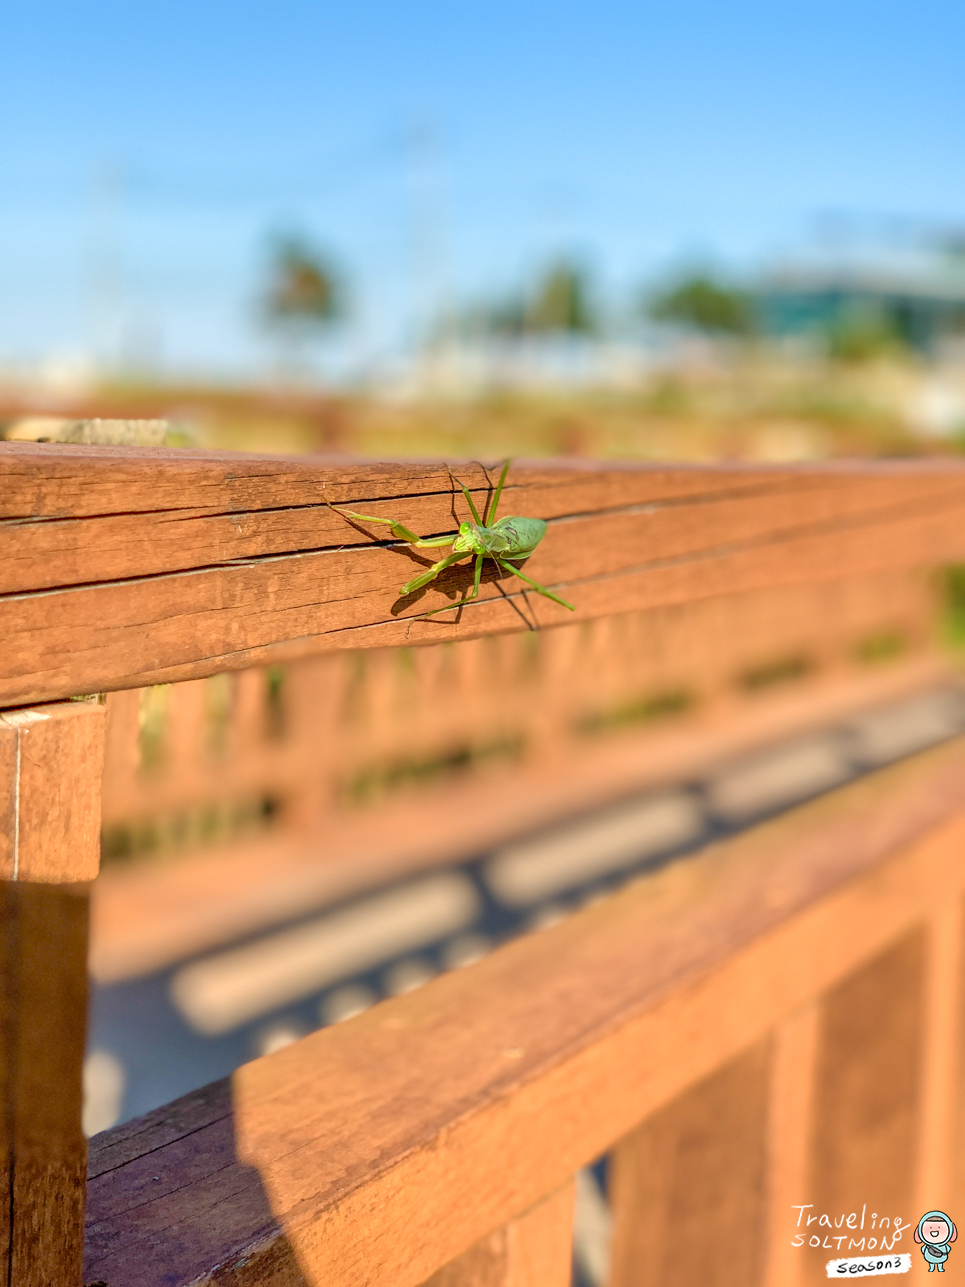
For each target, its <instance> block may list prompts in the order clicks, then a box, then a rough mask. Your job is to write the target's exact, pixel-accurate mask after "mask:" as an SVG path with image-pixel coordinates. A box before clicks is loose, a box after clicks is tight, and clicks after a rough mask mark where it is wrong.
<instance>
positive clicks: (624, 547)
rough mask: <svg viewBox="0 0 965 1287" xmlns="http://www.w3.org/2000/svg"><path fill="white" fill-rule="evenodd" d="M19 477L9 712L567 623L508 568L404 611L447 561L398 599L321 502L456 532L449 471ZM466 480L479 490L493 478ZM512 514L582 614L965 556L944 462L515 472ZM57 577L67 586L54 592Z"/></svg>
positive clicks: (244, 467) (4, 458) (169, 461)
mask: <svg viewBox="0 0 965 1287" xmlns="http://www.w3.org/2000/svg"><path fill="white" fill-rule="evenodd" d="M45 453H47V454H45ZM4 468H5V469H6V471H7V479H6V481H7V483H8V488H7V492H6V493H5V503H6V505H7V512H8V513H9V514H10V516H11V517H10V520H9V523H11V524H12V526H10V527H9V532H8V534H9V536H10V548H11V554H10V556H9V557H8V559H7V560H6V561H5V568H7V569H8V572H7V573H6V574H5V575H7V577H8V579H7V581H6V583H5V584H6V587H7V590H8V593H7V594H6V595H3V596H2V597H0V626H2V627H3V629H4V634H5V638H6V640H7V646H6V648H5V650H4V657H3V662H2V666H3V669H2V670H0V699H2V700H5V701H7V702H10V703H25V702H28V701H32V700H38V699H41V698H50V697H55V696H63V695H66V694H67V693H69V692H71V691H78V690H81V691H84V690H88V691H89V690H101V689H107V688H118V687H127V686H133V685H136V684H138V683H145V682H151V681H157V680H169V679H179V678H180V679H187V678H193V677H198V676H200V675H204V674H211V673H214V672H215V671H217V670H220V669H226V668H228V669H230V668H241V667H243V666H245V665H250V664H254V663H256V662H259V661H266V660H269V661H270V660H276V659H278V658H281V657H292V656H297V655H303V654H306V653H310V652H318V651H324V650H326V649H332V648H344V647H375V646H379V645H393V644H404V643H407V642H410V643H428V642H435V641H440V640H445V639H454V638H472V637H474V636H478V635H483V634H491V633H501V632H513V631H519V630H523V629H529V628H532V626H533V625H536V624H540V625H558V624H563V623H565V622H567V621H569V620H572V618H570V617H569V615H568V614H567V612H566V610H565V609H562V608H559V607H558V606H557V605H555V604H551V603H548V602H547V600H545V599H542V598H540V597H539V596H534V595H533V594H532V593H531V592H529V591H525V590H520V589H517V587H519V586H520V585H521V583H520V582H519V581H517V580H514V581H513V582H512V584H511V585H510V584H509V583H506V584H503V583H502V582H498V583H497V582H496V581H494V579H493V576H494V573H492V572H487V574H486V576H485V577H484V587H483V593H482V596H481V599H480V601H479V602H478V603H477V604H474V605H472V606H471V607H468V608H466V609H464V610H463V611H462V612H461V614H460V615H459V616H458V618H457V617H456V616H455V615H454V616H453V618H451V619H450V618H449V617H448V616H442V617H435V618H433V619H432V620H431V621H428V622H427V621H416V622H412V621H407V620H400V619H398V617H397V615H396V614H399V613H402V614H403V615H405V614H411V612H412V611H413V610H418V609H419V608H420V607H421V608H425V607H428V606H430V605H431V606H436V605H438V604H440V603H442V602H445V599H444V598H443V597H442V596H444V595H448V596H449V597H450V599H451V598H453V597H454V596H456V595H457V594H460V593H462V592H463V591H464V589H465V587H466V585H467V582H466V573H465V572H464V571H462V570H458V569H453V570H450V572H449V573H447V574H446V576H445V577H444V578H442V579H440V581H439V582H438V583H437V584H436V585H435V586H433V587H432V588H431V589H430V590H429V591H427V592H426V594H425V596H423V597H422V598H420V599H419V600H418V603H412V604H407V605H406V606H405V608H404V609H403V608H401V607H400V606H398V605H397V604H396V599H397V593H398V587H399V583H400V581H402V580H404V579H406V578H407V577H408V575H409V573H410V572H411V570H412V568H413V566H414V565H413V557H414V556H413V555H412V554H411V553H407V552H404V551H401V550H400V549H387V548H385V547H383V546H380V545H375V544H373V540H372V534H371V533H370V532H366V531H364V530H362V531H359V530H356V529H355V528H353V527H352V525H351V524H349V523H348V522H347V521H346V520H345V519H344V518H342V517H341V516H338V515H335V514H334V513H333V512H332V511H331V510H330V509H329V508H328V507H327V506H326V505H325V504H324V503H322V502H323V500H324V499H327V498H332V499H334V500H336V501H338V502H350V503H351V504H353V505H356V506H362V507H364V508H365V509H366V510H371V511H375V512H386V513H388V512H390V511H391V512H393V513H397V512H398V511H399V508H400V506H402V505H403V502H404V508H405V510H406V512H405V514H404V515H401V516H402V517H404V518H406V519H407V520H408V521H410V522H411V523H412V525H413V526H414V527H416V528H418V530H420V531H432V530H440V529H442V530H445V528H446V527H451V525H452V521H453V505H454V502H453V499H452V484H451V481H450V477H449V473H448V471H447V470H444V469H442V468H440V467H438V466H411V465H410V466H405V465H397V466H385V465H378V466H376V465H355V464H349V465H345V464H342V465H340V466H339V465H334V464H330V463H329V464H321V463H318V462H310V461H281V460H264V459H255V458H249V459H246V458H243V457H237V458H226V457H219V456H216V455H207V456H206V455H204V454H203V453H191V452H188V453H181V454H179V453H177V452H163V451H160V450H157V451H151V450H149V449H133V448H132V449H127V450H126V451H122V450H120V449H112V448H105V449H99V450H98V449H96V448H66V447H60V448H56V447H53V446H50V447H49V448H45V447H36V446H34V447H27V446H25V445H22V444H4V445H0V471H2V469H4ZM460 473H462V470H461V467H460ZM465 474H466V478H467V480H468V481H469V482H470V483H471V484H472V485H473V487H474V488H475V489H476V490H477V494H479V495H480V498H482V495H483V493H484V490H485V487H486V478H485V475H484V474H483V472H482V471H481V470H480V468H479V467H478V466H470V467H467V470H466V471H465ZM0 477H2V473H0ZM389 498H394V499H389ZM461 504H462V502H461V499H460V501H459V502H458V503H457V504H456V506H455V513H456V514H459V513H461V509H460V506H461ZM507 504H508V505H511V506H512V507H513V508H517V509H521V510H523V511H524V512H529V513H531V514H534V515H537V516H546V517H548V518H549V519H550V530H549V532H548V534H547V537H546V540H545V541H544V543H543V544H542V545H541V547H540V549H539V550H538V551H537V553H536V554H535V555H534V556H533V559H532V560H531V572H532V575H534V576H535V577H536V578H537V579H541V580H543V581H545V582H547V583H549V584H552V585H557V586H560V587H565V588H566V590H567V593H570V594H571V595H572V597H573V599H574V602H575V603H576V606H577V613H576V617H577V619H583V620H590V619H593V618H596V617H600V616H605V615H607V614H609V613H614V612H627V611H631V610H634V609H644V608H648V607H653V606H657V605H662V604H671V603H679V602H685V601H689V600H693V599H695V598H706V597H712V596H717V595H722V594H732V593H735V592H741V591H746V590H750V589H754V588H763V587H777V586H783V585H789V584H801V583H805V582H809V581H815V580H837V579H840V578H841V577H844V576H851V575H862V574H866V573H870V572H874V571H880V570H885V569H895V568H914V567H920V566H928V565H930V564H933V563H934V562H936V561H942V560H947V559H952V558H957V557H961V556H962V554H963V552H965V536H963V535H962V533H963V530H965V529H963V525H962V522H961V513H962V510H963V506H965V473H963V471H962V469H961V468H958V467H957V466H954V465H941V466H936V465H935V464H932V463H930V462H926V463H924V464H915V465H913V466H900V467H895V466H875V465H869V466H867V467H862V468H860V469H859V468H854V467H851V468H842V467H824V468H811V469H799V470H794V471H786V470H785V471H779V470H770V471H768V470H762V469H746V468H743V469H736V468H734V469H707V470H697V469H667V468H660V469H654V468H641V467H637V468H624V469H615V468H613V467H611V466H595V467H593V466H587V467H586V468H582V467H581V468H578V469H577V468H574V467H572V466H569V467H563V466H553V465H547V464H541V465H530V466H525V465H519V466H517V467H515V468H514V474H513V476H512V483H511V487H510V490H509V492H508V493H507ZM65 516H68V517H65ZM26 520H30V521H26ZM36 520H40V521H36ZM47 520H50V521H49V522H48V521H47ZM91 524H93V525H94V527H93V528H91V527H90V525H91ZM98 524H101V525H106V526H102V527H101V528H98V527H97V526H96V525H98ZM184 524H188V525H189V526H188V528H187V529H186V530H185V529H184ZM306 525H307V526H306ZM346 529H347V530H346ZM376 535H377V536H381V535H384V529H378V531H377V533H376ZM51 576H54V577H55V579H56V582H57V586H59V587H70V592H69V593H67V592H66V591H65V590H63V589H56V588H52V587H51V582H50V577H51ZM10 578H13V579H10ZM13 591H17V593H16V594H14V593H13Z"/></svg>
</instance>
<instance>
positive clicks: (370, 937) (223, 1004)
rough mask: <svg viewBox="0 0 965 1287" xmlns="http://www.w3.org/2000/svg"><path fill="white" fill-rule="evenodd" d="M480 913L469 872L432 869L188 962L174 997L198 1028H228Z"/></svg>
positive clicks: (174, 982)
mask: <svg viewBox="0 0 965 1287" xmlns="http://www.w3.org/2000/svg"><path fill="white" fill-rule="evenodd" d="M478 914H479V899H478V896H477V894H476V891H475V889H474V888H473V886H472V883H471V882H470V881H469V880H468V879H467V878H466V877H465V876H461V875H459V874H457V873H456V872H449V873H446V874H444V875H438V876H431V877H429V878H427V879H425V880H420V881H417V882H414V883H412V884H409V885H406V886H404V887H403V888H401V889H393V890H390V891H389V892H388V893H385V894H379V895H377V896H375V897H373V898H367V899H366V900H365V901H364V902H362V903H356V904H354V905H353V906H351V907H348V908H346V909H345V910H344V911H339V912H333V913H331V914H330V915H328V916H323V917H320V918H319V919H318V920H314V921H312V922H311V923H310V924H308V925H299V926H297V927H295V928H294V929H288V930H282V931H281V932H280V933H277V934H272V935H270V936H269V937H267V938H262V939H259V940H258V941H257V942H256V943H249V944H246V945H245V946H244V947H239V948H234V949H232V950H230V951H227V952H220V953H219V954H218V955H217V956H209V957H207V958H205V959H204V960H202V961H195V962H193V963H192V964H191V965H186V966H184V967H183V968H182V969H180V970H178V972H177V973H176V974H175V976H174V978H173V979H172V980H171V997H172V1000H173V1001H174V1004H175V1005H176V1006H177V1008H178V1010H180V1012H181V1014H182V1015H183V1016H184V1017H185V1019H187V1021H188V1023H190V1024H191V1026H192V1027H193V1028H194V1029H196V1031H198V1032H203V1033H207V1034H208V1035H214V1034H216V1033H222V1032H228V1031H229V1030H230V1029H231V1028H235V1027H237V1026H238V1025H239V1024H242V1023H245V1022H247V1021H248V1020H249V1019H254V1018H256V1017H257V1016H258V1015H260V1014H265V1013H267V1012H268V1011H269V1010H274V1009H275V1008H276V1007H278V1006H282V1005H287V1004H289V1003H290V1002H292V1001H296V1000H298V999H299V998H301V997H305V996H309V995H310V994H311V993H312V992H316V991H317V990H318V989H319V988H323V987H325V986H326V985H327V984H329V983H334V982H335V981H336V980H337V979H341V978H345V977H347V976H351V975H352V974H353V973H358V972H360V971H363V970H367V969H371V968H372V967H373V966H374V965H378V964H379V962H381V961H386V960H390V959H391V958H392V957H393V956H395V955H397V954H398V953H400V952H408V951H411V950H413V949H414V948H418V947H422V946H424V945H425V944H427V943H432V942H434V941H435V940H437V939H440V938H443V937H444V936H445V935H447V934H452V933H453V932H454V931H456V930H460V929H463V928H465V926H467V925H469V924H471V923H472V922H473V921H474V920H475V919H476V917H477V915H478Z"/></svg>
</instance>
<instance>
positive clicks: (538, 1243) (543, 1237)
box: [424, 1183, 573, 1287]
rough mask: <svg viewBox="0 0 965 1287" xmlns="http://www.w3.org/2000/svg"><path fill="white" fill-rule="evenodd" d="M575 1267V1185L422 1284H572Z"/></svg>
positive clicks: (502, 1286) (440, 1286) (521, 1286)
mask: <svg viewBox="0 0 965 1287" xmlns="http://www.w3.org/2000/svg"><path fill="white" fill-rule="evenodd" d="M572 1269H573V1185H572V1183H570V1184H565V1185H563V1187H562V1188H560V1189H557V1191H556V1192H555V1193H551V1194H550V1195H549V1197H547V1198H544V1199H543V1200H542V1202H538V1203H537V1204H536V1206H535V1207H532V1208H531V1209H530V1210H529V1211H526V1212H524V1214H523V1215H520V1216H517V1218H516V1219H515V1220H510V1222H509V1223H508V1224H506V1225H504V1226H503V1227H502V1228H501V1229H497V1230H496V1232H495V1233H491V1234H490V1235H489V1237H488V1238H483V1239H481V1240H480V1241H479V1242H477V1243H476V1244H475V1246H472V1247H470V1248H469V1250H468V1251H464V1252H463V1253H462V1255H461V1256H459V1257H458V1258H457V1259H456V1260H454V1261H453V1262H452V1263H451V1264H448V1265H446V1266H445V1267H444V1268H442V1269H440V1270H439V1271H438V1272H437V1273H434V1274H433V1275H432V1277H431V1278H429V1279H428V1280H427V1281H426V1283H425V1284H424V1287H570V1282H571V1277H572Z"/></svg>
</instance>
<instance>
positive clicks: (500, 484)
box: [483, 460, 509, 527]
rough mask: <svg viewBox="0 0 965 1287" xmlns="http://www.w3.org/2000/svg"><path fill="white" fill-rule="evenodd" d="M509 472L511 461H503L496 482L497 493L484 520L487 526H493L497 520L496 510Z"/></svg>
mask: <svg viewBox="0 0 965 1287" xmlns="http://www.w3.org/2000/svg"><path fill="white" fill-rule="evenodd" d="M508 472H509V461H508V460H506V461H504V462H503V472H502V473H501V474H500V475H499V482H498V483H497V484H496V494H495V496H493V503H492V505H491V506H490V509H489V515H488V517H486V518H485V519H484V520H483V522H484V524H485V526H486V527H492V525H493V523H495V521H496V511H497V510H498V509H499V498H500V496H501V495H502V494H503V483H504V482H505V481H506V475H507V473H508Z"/></svg>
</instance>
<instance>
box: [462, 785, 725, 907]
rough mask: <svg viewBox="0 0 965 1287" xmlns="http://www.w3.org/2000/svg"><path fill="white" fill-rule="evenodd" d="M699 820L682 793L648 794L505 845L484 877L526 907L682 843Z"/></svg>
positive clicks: (694, 833) (698, 827)
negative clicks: (536, 835) (552, 829)
mask: <svg viewBox="0 0 965 1287" xmlns="http://www.w3.org/2000/svg"><path fill="white" fill-rule="evenodd" d="M703 825H704V824H703V819H702V817H701V813H700V809H699V807H698V805H697V804H696V803H695V801H694V800H693V799H692V798H691V797H690V796H689V795H686V794H685V793H684V792H682V791H678V792H674V793H672V794H669V795H661V796H650V797H649V798H648V799H646V800H636V801H634V802H633V803H632V804H625V805H621V806H620V807H618V808H615V809H608V810H607V811H606V812H605V813H602V814H597V815H595V816H594V817H592V818H587V819H581V820H580V821H579V822H574V823H571V824H570V825H569V826H567V827H559V828H557V829H555V830H554V831H553V832H551V833H550V834H549V835H543V836H539V837H538V838H536V839H534V840H528V841H523V842H522V843H520V844H515V845H509V846H507V847H506V848H505V849H502V850H500V852H499V853H498V854H496V856H495V857H494V858H493V859H492V861H491V862H489V863H488V864H487V867H486V880H487V882H488V884H489V886H490V888H491V889H492V891H493V893H494V894H496V896H497V897H498V898H501V899H502V900H503V902H505V903H508V904H510V905H511V906H514V907H521V906H522V907H525V906H528V905H529V904H530V903H535V902H538V901H539V900H540V899H541V898H546V897H548V896H549V895H551V894H556V893H558V892H559V891H560V890H562V889H566V888H568V887H569V886H572V885H578V884H581V883H582V882H584V881H587V880H593V879H594V878H595V877H598V876H605V875H608V874H609V873H611V872H614V871H619V870H620V869H621V868H623V867H630V866H633V865H634V864H635V863H637V862H639V861H640V860H641V859H642V858H647V857H649V856H650V855H652V854H655V853H659V852H660V851H661V850H664V849H671V848H674V847H675V846H677V845H682V844H686V843H687V842H688V841H691V840H694V839H696V837H697V836H698V835H699V834H700V832H701V830H702V829H703Z"/></svg>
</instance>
